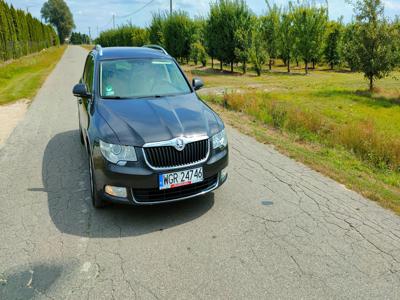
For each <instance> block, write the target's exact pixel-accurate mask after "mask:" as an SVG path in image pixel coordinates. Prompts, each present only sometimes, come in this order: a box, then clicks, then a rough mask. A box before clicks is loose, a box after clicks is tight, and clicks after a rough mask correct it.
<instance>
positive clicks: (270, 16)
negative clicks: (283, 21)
mask: <svg viewBox="0 0 400 300" xmlns="http://www.w3.org/2000/svg"><path fill="white" fill-rule="evenodd" d="M267 6H268V12H267V14H266V15H265V16H264V17H262V18H261V20H262V27H261V28H260V30H261V32H262V37H261V38H262V39H264V40H265V47H266V51H267V53H268V55H269V62H268V66H269V70H271V69H272V63H273V62H274V59H276V58H277V56H278V41H279V26H280V24H279V19H280V15H281V9H280V8H279V7H278V6H277V5H276V4H274V5H272V6H271V5H270V4H269V2H268V1H267Z"/></svg>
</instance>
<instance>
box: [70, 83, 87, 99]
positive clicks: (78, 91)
mask: <svg viewBox="0 0 400 300" xmlns="http://www.w3.org/2000/svg"><path fill="white" fill-rule="evenodd" d="M72 93H73V94H74V96H76V97H82V98H89V97H91V95H90V93H88V91H87V89H86V85H85V84H83V83H78V84H76V85H75V86H74V88H73V90H72Z"/></svg>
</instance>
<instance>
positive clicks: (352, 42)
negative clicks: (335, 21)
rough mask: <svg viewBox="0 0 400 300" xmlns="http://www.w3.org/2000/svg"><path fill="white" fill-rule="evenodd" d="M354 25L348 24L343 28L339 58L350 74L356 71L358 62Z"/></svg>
mask: <svg viewBox="0 0 400 300" xmlns="http://www.w3.org/2000/svg"><path fill="white" fill-rule="evenodd" d="M356 43H357V42H356V25H355V24H354V23H349V24H347V25H346V26H345V27H344V30H343V38H342V44H341V47H340V56H341V57H343V60H344V61H345V62H346V64H347V66H348V67H349V68H350V70H351V71H352V72H355V71H357V70H358V66H359V60H358V54H357V45H356Z"/></svg>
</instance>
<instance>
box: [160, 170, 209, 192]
mask: <svg viewBox="0 0 400 300" xmlns="http://www.w3.org/2000/svg"><path fill="white" fill-rule="evenodd" d="M158 180H159V183H160V190H165V189H172V188H176V187H178V186H183V185H188V184H193V183H196V182H201V181H203V168H201V167H200V168H196V169H190V170H184V171H178V172H172V173H167V174H160V175H158Z"/></svg>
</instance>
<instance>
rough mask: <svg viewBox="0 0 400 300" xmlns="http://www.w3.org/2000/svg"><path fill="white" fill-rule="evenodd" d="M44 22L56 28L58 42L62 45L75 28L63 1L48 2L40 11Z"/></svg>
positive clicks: (51, 0)
mask: <svg viewBox="0 0 400 300" xmlns="http://www.w3.org/2000/svg"><path fill="white" fill-rule="evenodd" d="M40 12H41V14H42V17H43V18H44V20H45V21H46V22H48V23H50V24H52V25H54V26H55V27H56V28H57V33H58V37H59V38H60V42H61V43H64V42H65V39H66V38H68V37H69V36H70V34H71V32H72V29H74V28H75V23H74V19H73V16H72V13H71V11H70V10H69V7H68V5H67V4H66V3H65V1H64V0H48V1H47V2H45V3H44V4H43V6H42V9H41V10H40Z"/></svg>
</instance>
